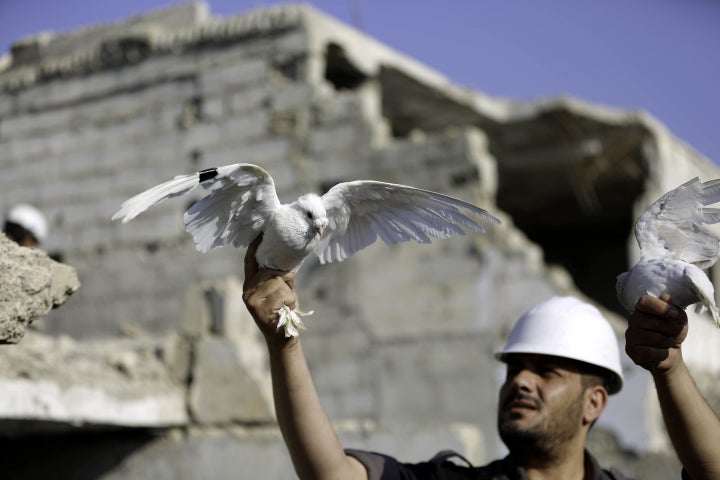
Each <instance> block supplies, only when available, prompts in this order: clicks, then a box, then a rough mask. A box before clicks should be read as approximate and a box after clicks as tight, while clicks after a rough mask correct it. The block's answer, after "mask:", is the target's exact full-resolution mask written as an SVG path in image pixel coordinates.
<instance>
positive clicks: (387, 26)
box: [0, 0, 720, 164]
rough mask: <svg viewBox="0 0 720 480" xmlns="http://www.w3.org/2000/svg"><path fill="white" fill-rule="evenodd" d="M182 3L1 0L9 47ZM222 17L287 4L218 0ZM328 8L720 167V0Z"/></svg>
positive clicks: (386, 37) (1, 27) (422, 57)
mask: <svg viewBox="0 0 720 480" xmlns="http://www.w3.org/2000/svg"><path fill="white" fill-rule="evenodd" d="M172 3H177V2H172V1H171V0H165V1H162V0H142V1H141V0H122V1H98V0H63V1H57V0H0V51H2V52H5V51H7V50H8V49H9V47H10V45H11V44H12V43H13V42H14V41H15V40H17V39H19V38H21V37H23V36H27V35H31V34H33V33H37V32H40V31H43V30H49V31H55V32H62V31H64V30H69V29H74V28H77V27H82V26H87V25H92V24H95V23H98V22H112V21H117V20H121V19H123V18H125V17H127V16H131V15H135V14H139V13H142V12H144V11H148V10H152V9H156V8H158V7H164V6H168V5H170V4H172ZM208 3H209V5H210V9H211V12H212V13H213V14H215V15H233V14H239V13H242V12H244V11H247V10H250V9H252V8H255V7H262V6H268V5H273V4H276V3H284V2H277V1H239V0H235V1H231V0H209V1H208ZM305 3H310V4H313V5H315V6H316V7H317V8H319V9H320V10H323V11H325V12H326V13H328V14H330V15H332V16H334V17H337V18H339V19H340V20H342V21H344V22H346V23H349V24H351V25H354V26H356V27H357V28H359V29H361V30H363V31H365V32H366V33H367V34H368V35H371V36H373V37H375V38H377V39H378V40H380V41H382V42H383V43H385V44H387V45H389V46H391V47H393V48H395V49H396V50H399V51H401V52H403V53H405V54H407V55H409V56H411V57H414V58H416V59H417V60H419V61H421V62H422V63H425V64H427V65H429V66H430V67H432V68H434V69H435V70H438V71H439V72H441V73H442V74H444V75H445V76H447V77H449V78H450V79H451V80H453V81H454V82H456V83H458V84H460V85H463V86H466V87H471V88H474V89H476V90H479V91H482V92H484V93H486V94H488V95H492V96H498V97H506V98H516V99H533V98H539V97H546V96H555V95H561V94H563V95H572V96H575V97H579V98H582V99H585V100H587V101H590V102H593V103H599V104H603V105H609V106H616V107H621V108H626V109H642V110H645V111H647V112H649V113H651V114H652V115H653V116H654V117H655V118H657V119H658V120H660V121H661V122H662V123H664V124H665V125H667V126H668V127H669V128H670V130H671V131H672V132H673V133H675V135H677V136H678V137H679V138H681V139H682V140H684V141H686V142H687V143H689V144H690V145H692V146H693V147H694V148H695V149H696V150H698V151H699V152H700V153H702V154H703V155H705V156H707V157H708V158H710V159H712V160H713V161H715V162H716V163H718V164H720V130H719V129H718V127H717V125H718V124H719V123H720V122H719V121H718V120H720V88H719V86H720V1H718V0H603V1H602V2H600V1H596V0H545V1H537V0H445V1H440V0H435V1H430V0H316V1H307V2H305Z"/></svg>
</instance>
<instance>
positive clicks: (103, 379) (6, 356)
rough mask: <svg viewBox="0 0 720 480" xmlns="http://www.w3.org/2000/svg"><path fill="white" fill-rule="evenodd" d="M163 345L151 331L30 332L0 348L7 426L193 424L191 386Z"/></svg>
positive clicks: (0, 422)
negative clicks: (108, 336)
mask: <svg viewBox="0 0 720 480" xmlns="http://www.w3.org/2000/svg"><path fill="white" fill-rule="evenodd" d="M165 343H166V342H165ZM162 346H163V344H162V343H160V342H157V341H154V340H151V339H144V340H138V339H127V340H118V339H113V340H104V341H94V342H83V343H77V342H75V341H73V340H72V339H70V338H69V337H64V336H63V337H57V338H55V337H48V336H45V335H41V334H39V333H36V332H29V333H28V335H27V336H26V338H25V339H24V341H23V342H22V344H20V345H17V346H16V347H13V348H6V349H2V350H0V372H2V374H1V375H0V389H1V390H2V392H3V394H2V396H0V430H1V431H3V432H4V433H6V434H8V433H14V434H18V433H27V432H35V431H38V430H42V431H44V430H46V429H47V428H48V427H49V426H52V431H57V430H63V429H73V428H76V427H79V426H86V427H95V428H107V427H133V428H158V427H170V426H178V425H185V424H187V423H188V417H187V409H186V405H185V388H184V386H183V385H181V384H179V383H178V382H175V381H173V379H172V378H171V373H170V372H169V370H168V368H167V366H166V365H165V364H164V363H163V361H162V359H161V357H162V355H160V354H159V351H160V350H161V349H162ZM6 426H9V427H11V428H5V427H6Z"/></svg>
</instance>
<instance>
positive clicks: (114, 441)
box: [0, 429, 156, 480]
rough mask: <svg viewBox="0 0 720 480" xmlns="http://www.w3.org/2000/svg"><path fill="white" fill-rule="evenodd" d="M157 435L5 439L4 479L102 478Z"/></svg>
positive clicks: (114, 433) (124, 433)
mask: <svg viewBox="0 0 720 480" xmlns="http://www.w3.org/2000/svg"><path fill="white" fill-rule="evenodd" d="M155 438H156V434H155V433H154V432H153V431H151V430H137V429H132V430H120V431H112V432H106V431H104V432H98V433H87V431H83V432H82V433H78V434H73V433H71V434H67V433H63V434H58V435H41V436H35V435H28V436H23V437H15V438H3V439H1V440H0V451H1V452H3V455H2V457H3V459H2V469H3V478H18V479H19V478H72V479H73V480H91V479H97V478H101V477H102V476H103V475H104V474H107V473H108V472H111V471H114V470H116V469H117V468H118V466H119V465H121V464H122V462H123V461H124V460H125V459H126V458H129V457H131V456H132V455H133V453H134V452H136V451H139V450H141V449H143V448H144V447H145V446H147V445H148V444H149V443H150V442H152V441H153V440H154V439H155Z"/></svg>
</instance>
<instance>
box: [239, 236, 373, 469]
mask: <svg viewBox="0 0 720 480" xmlns="http://www.w3.org/2000/svg"><path fill="white" fill-rule="evenodd" d="M260 241H261V237H258V238H257V239H255V241H253V243H252V244H251V245H250V247H249V248H248V251H247V253H246V255H245V283H244V285H243V300H244V301H245V305H246V306H247V308H248V310H249V311H250V314H251V315H252V316H253V318H254V319H255V323H256V324H257V325H258V327H259V328H260V330H261V332H262V333H263V336H264V337H265V341H266V343H267V347H268V352H269V355H270V372H271V376H272V385H273V398H274V402H275V413H276V415H277V420H278V424H279V426H280V431H281V432H282V435H283V438H284V439H285V444H286V445H287V448H288V450H289V451H290V457H291V458H292V462H293V465H294V467H295V471H296V473H297V474H298V477H300V478H301V479H321V480H322V479H363V480H364V479H366V478H367V473H366V471H365V467H363V466H362V464H361V463H360V462H358V461H357V460H355V459H354V458H352V457H348V456H346V455H345V451H344V449H343V446H342V444H341V443H340V440H339V439H338V436H337V434H336V433H335V431H334V430H333V427H332V425H331V424H330V421H329V419H328V417H327V415H326V414H325V411H324V410H323V408H322V405H321V404H320V399H319V398H318V395H317V392H316V390H315V385H314V384H313V381H312V378H311V376H310V371H309V369H308V366H307V362H306V361H305V355H304V354H303V350H302V345H301V344H300V338H299V337H292V338H285V337H284V333H283V331H282V329H280V330H278V329H277V320H278V316H277V311H278V309H279V308H280V307H281V306H282V305H287V306H289V307H290V308H291V309H294V308H296V307H297V302H298V299H297V294H296V292H295V285H294V277H293V274H292V273H284V272H279V271H274V270H265V269H263V270H259V269H258V265H257V262H256V261H255V251H256V250H257V246H258V245H259V244H260Z"/></svg>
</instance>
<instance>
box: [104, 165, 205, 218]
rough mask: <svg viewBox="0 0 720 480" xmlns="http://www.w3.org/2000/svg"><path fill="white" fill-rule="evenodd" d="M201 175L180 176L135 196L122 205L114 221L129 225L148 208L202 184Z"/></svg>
mask: <svg viewBox="0 0 720 480" xmlns="http://www.w3.org/2000/svg"><path fill="white" fill-rule="evenodd" d="M201 174H202V172H196V173H191V174H189V175H178V176H176V177H175V178H173V179H172V180H169V181H167V182H165V183H161V184H160V185H156V186H154V187H152V188H151V189H149V190H146V191H144V192H142V193H139V194H137V195H135V196H134V197H132V198H130V199H128V200H126V201H125V202H124V203H123V204H122V206H121V207H120V210H118V211H117V213H115V215H113V217H112V219H113V220H116V219H118V218H122V223H127V222H129V221H130V220H132V219H133V218H135V217H137V216H138V215H139V214H141V213H142V212H144V211H145V210H147V209H148V208H150V207H152V206H154V205H157V204H158V203H161V202H162V201H164V200H167V199H168V198H172V197H178V196H180V195H184V194H186V193H188V192H189V191H190V190H192V189H193V188H195V187H197V186H198V185H199V184H200V175H201Z"/></svg>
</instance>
